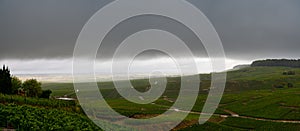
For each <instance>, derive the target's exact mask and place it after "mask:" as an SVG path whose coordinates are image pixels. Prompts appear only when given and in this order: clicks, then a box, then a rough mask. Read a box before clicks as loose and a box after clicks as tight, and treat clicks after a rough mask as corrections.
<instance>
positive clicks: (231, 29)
mask: <svg viewBox="0 0 300 131" xmlns="http://www.w3.org/2000/svg"><path fill="white" fill-rule="evenodd" d="M189 1H190V2H191V3H193V4H194V5H196V6H197V7H198V8H199V9H200V10H201V11H203V12H204V13H205V15H206V16H207V17H208V18H209V19H210V20H211V22H212V24H213V25H214V26H215V28H216V30H217V32H218V33H219V35H220V38H221V40H222V42H223V46H224V50H225V53H226V56H227V58H229V59H235V60H241V61H245V60H254V59H262V58H299V49H300V1H299V0H189ZM109 2H110V1H109V0H0V46H1V48H0V61H2V63H0V64H5V63H4V62H3V61H4V60H5V62H7V63H9V60H12V59H13V60H14V61H15V60H20V59H25V60H27V61H29V60H36V59H43V60H53V59H55V60H56V59H70V58H71V57H72V55H73V49H74V45H75V43H76V39H77V36H78V34H79V33H80V31H81V29H82V27H83V25H84V24H85V22H86V21H87V20H88V19H89V18H90V17H91V16H92V15H93V14H94V13H95V12H96V11H97V10H99V9H100V8H101V7H103V6H104V5H105V4H107V3H109ZM166 6H172V5H166ZM178 13H181V12H178ZM146 24H147V23H146ZM170 27H172V25H170ZM174 27H175V28H176V26H174ZM178 27H179V26H178ZM129 28H130V27H129ZM183 32H184V31H183ZM187 36H190V35H189V34H188V33H187ZM191 40H193V39H192V38H191ZM194 43H195V44H193V42H191V44H190V45H188V46H189V47H191V48H192V49H193V51H194V53H195V54H197V55H198V56H199V57H203V55H204V54H205V53H204V54H203V51H201V49H202V46H200V45H199V44H198V42H194ZM114 46H116V45H115V44H114V42H111V45H109V44H108V45H107V48H108V47H114ZM108 52H109V51H108ZM178 52H180V51H178ZM104 54H106V53H104ZM204 56H205V55H204Z"/></svg>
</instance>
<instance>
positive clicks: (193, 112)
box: [156, 104, 300, 124]
mask: <svg viewBox="0 0 300 131" xmlns="http://www.w3.org/2000/svg"><path fill="white" fill-rule="evenodd" d="M156 105H159V104H156ZM159 106H163V105H159ZM169 110H173V111H176V112H183V113H190V114H197V115H201V114H203V113H201V112H195V111H185V110H180V109H177V108H173V109H169ZM223 111H224V112H227V113H229V114H230V115H226V114H213V115H214V116H220V117H224V116H225V117H236V118H244V119H252V120H258V121H267V122H279V123H293V124H300V120H274V119H267V118H258V117H252V116H240V115H239V114H237V113H235V112H233V111H230V110H226V109H224V110H223Z"/></svg>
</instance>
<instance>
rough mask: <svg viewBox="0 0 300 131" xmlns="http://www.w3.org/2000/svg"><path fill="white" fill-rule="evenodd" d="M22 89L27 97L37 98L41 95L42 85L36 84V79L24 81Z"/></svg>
mask: <svg viewBox="0 0 300 131" xmlns="http://www.w3.org/2000/svg"><path fill="white" fill-rule="evenodd" d="M22 87H23V89H24V91H25V93H26V96H28V97H39V96H40V95H41V94H42V93H43V92H42V83H40V82H38V81H37V80H36V79H29V80H26V81H25V82H24V83H23V85H22Z"/></svg>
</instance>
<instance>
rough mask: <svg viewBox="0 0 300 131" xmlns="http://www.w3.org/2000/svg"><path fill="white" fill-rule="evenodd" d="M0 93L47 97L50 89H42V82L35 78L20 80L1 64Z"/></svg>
mask: <svg viewBox="0 0 300 131" xmlns="http://www.w3.org/2000/svg"><path fill="white" fill-rule="evenodd" d="M0 93H2V94H8V95H23V96H27V97H39V98H49V96H50V94H51V93H52V91H51V90H42V83H41V82H38V81H37V80H36V79H29V80H26V81H24V82H22V81H21V80H20V79H19V78H18V77H16V76H12V75H11V74H10V70H9V69H8V67H6V66H5V65H3V67H2V69H0Z"/></svg>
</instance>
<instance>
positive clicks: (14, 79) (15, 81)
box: [11, 76, 22, 94]
mask: <svg viewBox="0 0 300 131" xmlns="http://www.w3.org/2000/svg"><path fill="white" fill-rule="evenodd" d="M11 84H12V94H17V93H18V90H19V89H21V88H22V81H21V80H20V79H19V78H18V77H15V76H14V77H12V78H11Z"/></svg>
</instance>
